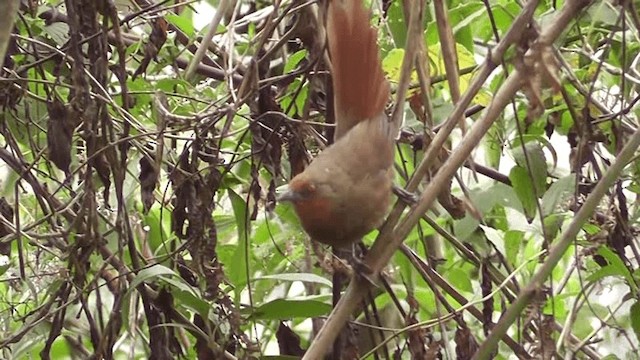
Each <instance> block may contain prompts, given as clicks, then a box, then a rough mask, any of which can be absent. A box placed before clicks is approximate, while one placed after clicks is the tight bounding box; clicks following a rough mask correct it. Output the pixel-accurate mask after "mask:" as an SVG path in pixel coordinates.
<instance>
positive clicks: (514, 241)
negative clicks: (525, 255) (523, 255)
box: [504, 230, 524, 265]
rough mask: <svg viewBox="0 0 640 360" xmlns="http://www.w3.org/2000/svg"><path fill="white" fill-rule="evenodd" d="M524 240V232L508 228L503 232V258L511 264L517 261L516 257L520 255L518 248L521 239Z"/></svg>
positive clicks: (520, 246)
mask: <svg viewBox="0 0 640 360" xmlns="http://www.w3.org/2000/svg"><path fill="white" fill-rule="evenodd" d="M523 240H524V233H523V232H522V231H519V230H509V231H507V232H505V233H504V248H505V252H504V255H505V258H506V260H507V261H508V262H509V264H511V265H515V264H517V263H518V261H517V259H518V258H519V257H518V255H520V249H521V248H522V241H523Z"/></svg>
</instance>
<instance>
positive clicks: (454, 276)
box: [446, 267, 473, 293]
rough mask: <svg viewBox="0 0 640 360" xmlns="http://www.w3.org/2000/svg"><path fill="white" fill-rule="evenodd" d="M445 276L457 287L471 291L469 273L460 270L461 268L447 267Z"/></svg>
mask: <svg viewBox="0 0 640 360" xmlns="http://www.w3.org/2000/svg"><path fill="white" fill-rule="evenodd" d="M446 277H447V279H448V280H449V281H450V282H451V284H452V285H453V286H455V287H456V288H457V289H459V290H462V291H466V292H468V293H473V285H471V279H470V278H469V274H467V272H466V271H464V270H462V269H461V268H459V267H452V268H450V269H448V270H447V273H446Z"/></svg>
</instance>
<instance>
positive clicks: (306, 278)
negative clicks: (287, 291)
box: [255, 273, 333, 287]
mask: <svg viewBox="0 0 640 360" xmlns="http://www.w3.org/2000/svg"><path fill="white" fill-rule="evenodd" d="M263 279H273V280H280V281H302V282H307V283H316V284H322V285H326V286H329V287H331V286H332V285H333V283H332V282H331V281H329V280H327V279H325V278H323V277H322V276H318V275H316V274H311V273H285V274H277V275H265V276H259V277H256V278H255V280H263Z"/></svg>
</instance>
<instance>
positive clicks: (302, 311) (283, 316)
mask: <svg viewBox="0 0 640 360" xmlns="http://www.w3.org/2000/svg"><path fill="white" fill-rule="evenodd" d="M329 312H331V305H329V304H326V303H324V302H322V301H317V300H285V299H277V300H273V301H270V302H268V303H266V304H264V305H262V306H259V307H257V308H256V309H255V310H254V311H253V313H252V314H251V318H253V319H254V320H287V319H292V318H313V317H318V316H323V315H327V314H329Z"/></svg>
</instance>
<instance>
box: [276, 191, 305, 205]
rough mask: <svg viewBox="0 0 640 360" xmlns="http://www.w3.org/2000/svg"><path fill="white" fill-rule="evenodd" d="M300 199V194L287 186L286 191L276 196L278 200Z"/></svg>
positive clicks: (291, 200)
mask: <svg viewBox="0 0 640 360" xmlns="http://www.w3.org/2000/svg"><path fill="white" fill-rule="evenodd" d="M298 200H300V195H299V194H298V193H297V192H295V191H291V189H289V188H287V190H286V191H285V192H283V193H281V194H280V195H278V196H276V201H278V202H296V201H298Z"/></svg>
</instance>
